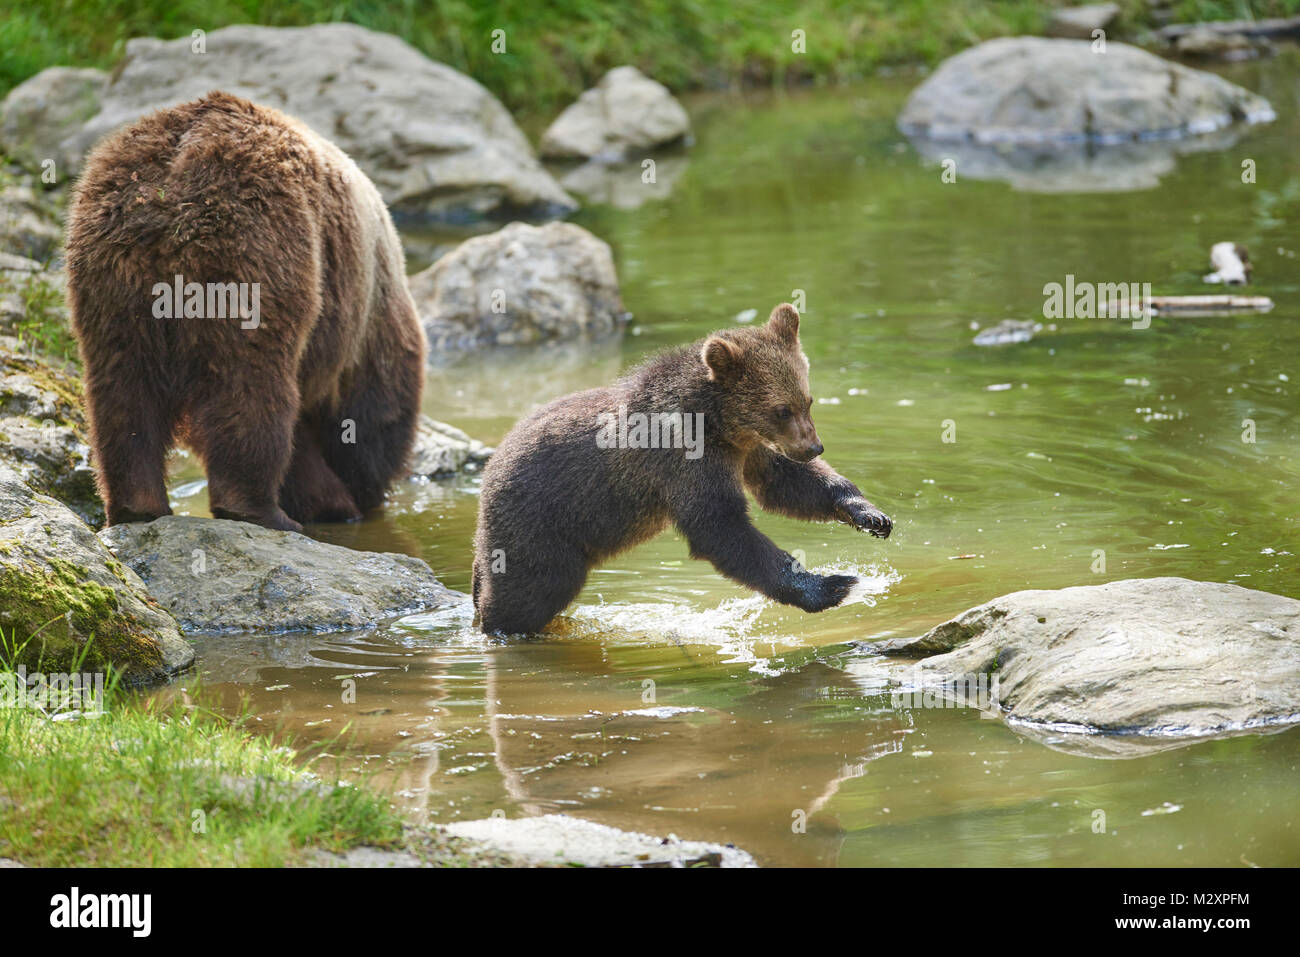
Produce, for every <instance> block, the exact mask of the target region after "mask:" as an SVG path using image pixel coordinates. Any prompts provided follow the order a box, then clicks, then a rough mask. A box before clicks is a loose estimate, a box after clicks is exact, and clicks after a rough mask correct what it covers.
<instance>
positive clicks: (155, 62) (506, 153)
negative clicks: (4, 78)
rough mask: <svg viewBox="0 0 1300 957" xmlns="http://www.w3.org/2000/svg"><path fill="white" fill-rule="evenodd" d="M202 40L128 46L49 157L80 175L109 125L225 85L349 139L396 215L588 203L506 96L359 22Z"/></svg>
mask: <svg viewBox="0 0 1300 957" xmlns="http://www.w3.org/2000/svg"><path fill="white" fill-rule="evenodd" d="M192 44H193V40H192V39H191V38H190V37H189V36H184V37H180V38H178V39H175V40H159V39H155V38H150V37H141V38H137V39H133V40H130V41H128V42H127V45H126V55H125V58H124V59H123V61H122V62H121V63H120V64H119V65H118V67H117V69H115V70H114V72H113V75H112V78H111V79H110V80H109V82H108V84H107V85H106V86H105V87H104V89H103V91H102V94H101V99H100V109H99V112H98V113H96V114H95V115H94V116H93V117H91V118H90V119H89V121H87V122H86V123H85V124H83V125H82V126H81V127H80V128H79V129H77V130H75V131H74V132H72V133H71V134H69V135H66V136H63V137H62V138H61V139H58V140H57V141H55V140H54V139H51V140H50V141H38V142H37V143H36V144H35V145H34V149H35V152H36V154H37V155H51V154H57V155H59V156H61V157H62V167H63V168H64V170H66V171H73V170H75V169H76V168H77V167H78V166H79V165H80V163H81V161H82V159H83V158H84V157H85V155H86V153H87V152H88V151H89V150H90V148H91V146H93V145H94V143H95V142H96V141H97V140H98V139H99V138H100V137H102V136H104V134H106V133H108V132H110V131H112V130H115V129H118V128H119V127H122V126H124V125H126V124H128V123H131V122H132V121H134V120H136V119H138V118H139V117H141V116H143V115H144V114H146V113H148V112H150V111H152V110H155V109H158V108H160V107H164V106H171V105H175V104H177V103H182V102H185V101H187V100H193V99H197V98H198V97H201V96H203V95H205V94H206V93H208V92H209V91H211V90H216V89H220V90H225V91H226V92H229V93H233V94H236V95H238V96H244V97H247V98H249V99H251V100H253V101H255V102H258V103H262V104H265V105H267V106H273V107H276V108H277V109H281V110H284V111H285V112H286V113H289V114H290V115H292V116H295V117H297V118H299V119H301V120H303V121H304V122H306V123H307V125H308V126H311V127H312V128H313V129H314V130H316V131H317V132H318V133H320V134H321V135H322V136H325V137H327V138H328V139H330V140H331V141H333V142H334V143H337V144H338V145H339V146H340V147H342V148H343V149H344V150H345V151H346V152H347V153H349V154H350V155H351V156H352V158H353V159H355V160H356V161H357V164H358V165H359V166H360V167H361V168H362V169H363V170H364V171H365V172H366V174H367V175H368V176H369V177H370V178H371V179H372V180H374V182H375V185H376V186H377V187H379V191H380V192H381V193H382V194H383V197H384V199H385V201H386V202H387V203H388V204H389V206H390V207H391V208H392V209H393V211H394V214H395V215H407V216H410V217H412V218H421V219H433V220H448V221H459V220H464V219H472V218H476V217H479V216H484V215H495V214H499V213H508V212H522V213H525V214H527V215H554V214H558V213H564V212H568V211H571V210H573V209H574V208H576V205H577V204H576V203H575V202H574V201H573V199H572V197H570V196H568V195H567V194H566V193H565V192H564V190H562V189H561V188H560V186H559V184H557V183H556V182H555V180H554V179H552V178H551V176H550V174H549V173H547V172H546V171H545V170H544V169H543V168H542V167H541V165H540V164H539V163H538V162H537V159H536V157H535V156H534V155H533V152H532V148H531V146H530V145H529V143H528V141H527V139H526V138H525V137H524V135H523V133H522V132H520V130H519V128H518V127H517V126H516V125H515V123H514V120H513V119H512V118H511V117H510V114H509V113H507V112H506V109H505V108H504V107H503V106H502V105H501V104H500V102H498V101H497V99H496V98H495V97H494V96H492V94H490V93H489V92H488V91H487V90H486V89H484V88H483V87H482V86H480V85H479V84H478V83H477V82H475V81H474V80H472V79H470V78H469V77H467V76H465V75H463V74H461V73H458V72H457V71H456V70H453V69H452V68H451V67H449V66H445V65H444V64H441V63H435V62H434V61H432V60H429V59H428V58H426V57H425V56H424V55H423V54H421V53H419V52H418V51H416V50H415V49H414V48H412V47H411V46H409V45H407V44H406V43H405V42H404V41H402V40H400V39H398V38H397V37H394V36H389V35H387V34H383V33H376V32H374V31H371V30H366V29H364V28H362V27H359V26H355V25H353V24H346V23H327V24H318V25H315V26H309V27H260V26H232V27H225V28H223V29H220V30H214V31H212V32H211V33H209V34H207V36H206V38H205V45H206V52H201V53H199V52H195V51H194V50H193V48H192ZM341 65H343V66H341ZM22 90H23V88H22V87H19V88H18V89H17V90H15V91H14V92H13V93H11V94H10V99H13V98H14V96H15V95H17V94H19V92H20V91H22ZM24 95H25V94H24Z"/></svg>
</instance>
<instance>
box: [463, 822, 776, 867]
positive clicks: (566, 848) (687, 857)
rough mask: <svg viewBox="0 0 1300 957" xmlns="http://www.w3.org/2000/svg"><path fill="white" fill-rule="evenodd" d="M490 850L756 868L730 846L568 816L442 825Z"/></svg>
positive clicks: (533, 858)
mask: <svg viewBox="0 0 1300 957" xmlns="http://www.w3.org/2000/svg"><path fill="white" fill-rule="evenodd" d="M441 831H442V832H443V833H445V834H449V835H451V836H452V837H458V838H464V839H466V840H467V841H469V842H470V843H471V844H475V845H478V846H480V847H482V848H483V849H484V850H489V851H497V852H500V853H502V854H505V855H506V856H508V857H510V858H513V859H514V860H516V861H518V862H520V863H523V864H532V865H537V866H548V865H549V866H559V867H566V866H573V865H578V866H582V867H699V866H704V867H756V866H757V865H756V864H755V863H754V859H753V857H751V856H750V855H749V854H747V853H745V852H744V851H742V850H740V849H738V848H736V847H733V846H731V845H730V844H711V843H708V842H704V841H683V840H680V839H678V838H677V837H676V836H671V835H670V836H669V837H666V838H660V837H652V836H650V835H649V834H640V833H638V832H636V831H621V830H619V829H618V828H614V827H606V826H605V825H603V824H594V823H592V822H591V821H584V820H581V819H580V818H574V817H567V816H566V815H563V814H546V815H543V816H541V817H525V818H513V819H511V818H504V817H489V818H484V819H482V820H479V821H458V822H456V823H454V824H448V825H446V826H444V827H443V828H441Z"/></svg>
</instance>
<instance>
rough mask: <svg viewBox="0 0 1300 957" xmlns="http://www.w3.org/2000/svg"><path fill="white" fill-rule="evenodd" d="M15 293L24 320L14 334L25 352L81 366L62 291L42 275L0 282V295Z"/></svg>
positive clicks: (19, 322)
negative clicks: (29, 351)
mask: <svg viewBox="0 0 1300 957" xmlns="http://www.w3.org/2000/svg"><path fill="white" fill-rule="evenodd" d="M4 292H15V293H17V294H18V298H19V301H20V302H21V303H22V307H23V316H22V318H21V319H18V320H15V322H14V323H13V329H12V334H13V335H14V337H15V338H17V340H18V344H19V347H20V349H22V350H23V351H28V350H34V351H36V352H40V353H43V354H44V355H46V356H51V357H54V358H58V359H61V360H62V361H63V362H64V363H68V364H71V365H74V366H77V365H80V363H81V357H80V355H79V354H78V352H77V340H76V339H75V338H73V335H72V330H71V329H70V328H69V327H68V317H67V310H66V308H65V307H64V300H63V291H62V290H61V289H60V288H59V287H58V286H57V285H55V284H54V283H51V282H50V281H49V280H48V279H46V278H45V277H44V276H42V275H41V274H39V273H37V274H35V275H34V276H31V277H30V278H26V279H20V280H15V281H6V280H0V293H4Z"/></svg>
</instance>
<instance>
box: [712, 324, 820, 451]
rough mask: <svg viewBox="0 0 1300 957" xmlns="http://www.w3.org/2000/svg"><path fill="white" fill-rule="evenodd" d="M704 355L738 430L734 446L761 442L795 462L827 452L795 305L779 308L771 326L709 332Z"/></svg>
mask: <svg viewBox="0 0 1300 957" xmlns="http://www.w3.org/2000/svg"><path fill="white" fill-rule="evenodd" d="M700 359H701V361H702V362H703V363H704V368H705V373H706V375H707V376H708V378H709V381H711V382H713V383H715V384H716V387H717V388H718V390H719V391H720V399H721V406H722V416H723V420H724V422H725V427H726V428H727V429H729V430H732V431H734V432H737V433H738V434H736V435H733V436H729V438H730V439H731V440H732V441H733V442H734V443H735V444H737V445H741V446H745V445H751V444H754V443H756V442H757V443H761V444H763V445H766V446H767V447H768V448H770V449H772V450H773V451H776V452H779V453H780V454H782V455H784V456H785V457H786V458H789V459H793V460H795V461H796V462H810V461H812V460H813V459H815V458H816V457H817V456H819V455H821V454H822V451H823V450H822V443H821V439H819V438H818V437H817V428H816V426H814V425H813V420H812V395H811V393H810V392H809V391H808V357H807V356H806V355H804V353H803V349H802V348H800V346H799V313H798V311H796V309H795V308H794V306H792V305H790V304H789V303H782V304H781V305H779V306H777V307H776V308H775V309H773V310H772V315H771V317H770V318H769V319H768V320H767V323H766V325H763V326H759V327H757V328H752V329H728V330H725V331H723V332H719V333H715V334H714V335H711V336H709V337H708V338H707V339H706V340H704V345H703V347H702V348H701V349H700Z"/></svg>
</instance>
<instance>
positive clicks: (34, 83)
mask: <svg viewBox="0 0 1300 957" xmlns="http://www.w3.org/2000/svg"><path fill="white" fill-rule="evenodd" d="M107 85H108V74H107V73H105V72H104V71H103V70H94V69H80V68H76V67H68V66H52V67H50V68H49V69H47V70H42V71H41V72H40V73H38V74H36V75H35V76H34V77H31V78H29V79H28V80H27V81H25V82H24V83H21V84H19V85H18V86H16V87H14V89H13V90H12V91H10V93H9V95H8V96H7V97H5V100H4V102H3V103H0V146H2V147H3V150H4V152H5V153H7V154H8V155H9V157H10V158H11V159H15V160H18V161H19V162H21V163H23V164H25V165H26V166H28V167H30V168H32V169H39V168H40V167H41V165H42V164H43V163H44V162H45V161H46V160H51V159H52V160H54V161H55V173H56V175H58V176H59V178H60V180H62V178H63V177H64V176H66V175H67V173H68V172H70V171H67V170H63V169H61V168H60V166H59V160H60V159H62V158H63V155H64V154H61V153H60V151H59V149H58V147H59V144H61V143H62V142H63V141H64V140H65V139H68V138H69V137H75V136H76V135H77V134H78V133H79V132H80V130H81V127H82V126H84V125H85V123H86V121H87V120H89V119H90V118H91V117H92V116H94V115H95V114H96V113H98V112H99V110H100V100H101V97H102V96H103V93H104V87H105V86H107Z"/></svg>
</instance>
